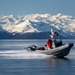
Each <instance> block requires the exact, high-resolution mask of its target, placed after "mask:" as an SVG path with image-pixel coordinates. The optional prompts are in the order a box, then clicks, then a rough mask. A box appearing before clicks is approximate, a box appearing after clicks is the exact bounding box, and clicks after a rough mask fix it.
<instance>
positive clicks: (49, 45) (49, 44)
mask: <svg viewBox="0 0 75 75" xmlns="http://www.w3.org/2000/svg"><path fill="white" fill-rule="evenodd" d="M46 45H47V47H48V49H51V48H52V39H51V38H48V40H47V41H46Z"/></svg>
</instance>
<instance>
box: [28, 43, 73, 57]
mask: <svg viewBox="0 0 75 75" xmlns="http://www.w3.org/2000/svg"><path fill="white" fill-rule="evenodd" d="M73 45H74V44H73V43H65V44H63V45H61V46H59V47H55V48H52V49H47V48H44V47H40V48H38V47H37V46H36V45H32V46H29V47H28V48H27V50H29V51H34V52H38V53H43V54H46V55H54V56H57V57H64V56H66V55H68V54H69V52H70V50H71V48H72V47H73Z"/></svg>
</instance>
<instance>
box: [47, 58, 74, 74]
mask: <svg viewBox="0 0 75 75" xmlns="http://www.w3.org/2000/svg"><path fill="white" fill-rule="evenodd" d="M46 61H47V64H48V67H49V69H48V70H49V73H52V75H66V74H67V75H72V74H75V66H74V65H75V60H71V59H69V58H66V57H64V58H57V57H53V58H51V59H47V60H46ZM72 65H73V66H72ZM50 75H51V74H50Z"/></svg>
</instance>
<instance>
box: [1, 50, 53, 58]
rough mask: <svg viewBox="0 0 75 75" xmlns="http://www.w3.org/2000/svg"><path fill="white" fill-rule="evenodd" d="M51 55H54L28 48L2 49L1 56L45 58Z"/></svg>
mask: <svg viewBox="0 0 75 75" xmlns="http://www.w3.org/2000/svg"><path fill="white" fill-rule="evenodd" d="M50 57H52V55H46V54H41V53H38V52H33V51H27V50H11V51H10V50H6V51H0V58H6V59H43V58H50Z"/></svg>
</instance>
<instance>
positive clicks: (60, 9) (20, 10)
mask: <svg viewBox="0 0 75 75" xmlns="http://www.w3.org/2000/svg"><path fill="white" fill-rule="evenodd" d="M47 13H48V14H51V15H56V14H58V13H62V14H65V15H71V16H75V0H0V15H2V14H3V15H11V14H13V15H28V14H47Z"/></svg>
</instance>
